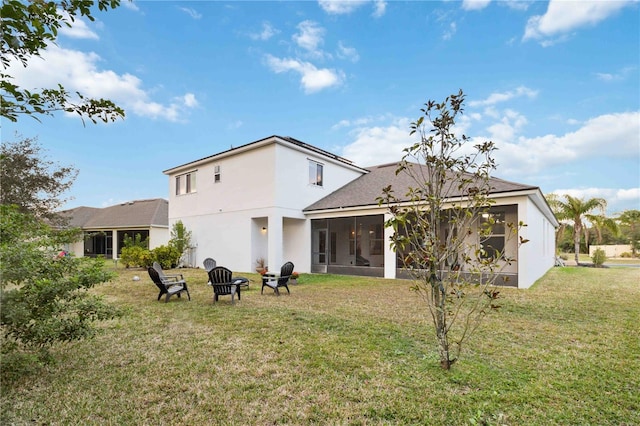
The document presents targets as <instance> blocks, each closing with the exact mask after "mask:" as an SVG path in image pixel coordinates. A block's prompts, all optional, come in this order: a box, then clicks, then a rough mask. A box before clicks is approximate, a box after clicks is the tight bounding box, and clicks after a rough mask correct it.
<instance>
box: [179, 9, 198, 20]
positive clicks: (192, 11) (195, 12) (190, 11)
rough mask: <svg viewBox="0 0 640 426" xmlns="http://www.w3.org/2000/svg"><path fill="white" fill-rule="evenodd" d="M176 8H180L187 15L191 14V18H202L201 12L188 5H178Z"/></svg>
mask: <svg viewBox="0 0 640 426" xmlns="http://www.w3.org/2000/svg"><path fill="white" fill-rule="evenodd" d="M178 9H180V10H181V11H183V12H184V13H186V14H187V15H189V16H191V17H192V18H193V19H200V18H202V14H201V13H199V12H198V11H197V10H195V9H192V8H190V7H179V8H178Z"/></svg>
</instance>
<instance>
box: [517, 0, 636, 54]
mask: <svg viewBox="0 0 640 426" xmlns="http://www.w3.org/2000/svg"><path fill="white" fill-rule="evenodd" d="M630 4H637V1H634V0H630V1H622V0H615V1H613V0H612V1H562V0H551V1H550V2H549V5H548V7H547V12H546V13H545V14H544V15H536V16H532V17H531V18H529V21H528V22H527V26H526V28H525V32H524V36H523V40H529V39H542V40H544V43H546V45H550V44H553V41H552V40H549V38H551V37H557V36H563V35H566V33H568V32H571V31H573V30H576V29H578V28H580V27H583V26H589V25H591V26H593V25H595V24H597V23H598V22H600V21H603V20H605V19H607V18H608V17H610V16H612V15H613V14H614V13H616V12H617V11H618V10H620V9H622V8H624V7H625V6H628V5H630ZM543 45H544V44H543Z"/></svg>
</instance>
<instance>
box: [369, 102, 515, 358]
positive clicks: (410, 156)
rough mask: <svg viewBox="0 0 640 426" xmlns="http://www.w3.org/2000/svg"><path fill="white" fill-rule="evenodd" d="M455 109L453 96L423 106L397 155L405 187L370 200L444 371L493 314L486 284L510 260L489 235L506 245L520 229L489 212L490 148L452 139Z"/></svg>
mask: <svg viewBox="0 0 640 426" xmlns="http://www.w3.org/2000/svg"><path fill="white" fill-rule="evenodd" d="M463 103H464V94H463V92H462V91H460V92H459V93H458V94H454V95H451V96H449V97H447V98H446V99H445V100H444V102H441V103H436V102H434V101H429V102H428V103H427V104H425V108H423V109H422V110H421V111H422V113H423V115H422V116H421V117H420V118H419V119H418V120H417V121H415V122H414V123H412V124H411V134H412V135H413V134H418V135H419V137H420V140H419V141H418V142H416V143H415V144H413V145H412V146H410V147H408V148H405V149H404V156H403V158H402V161H401V162H400V163H399V164H398V168H397V170H396V174H401V173H402V174H405V175H406V176H407V177H408V179H409V180H410V182H411V187H410V188H409V189H408V191H407V192H406V194H405V193H404V189H405V188H400V189H401V190H402V191H403V193H402V194H400V195H396V194H395V191H394V189H393V188H392V187H391V186H388V187H386V188H384V189H383V195H382V196H381V197H379V198H378V201H379V203H380V204H381V205H382V204H385V205H387V206H388V207H389V213H390V216H391V217H390V219H388V220H387V221H386V223H385V225H386V226H390V227H393V230H394V234H393V236H392V238H391V243H392V247H393V248H394V249H395V250H396V252H397V253H398V255H399V256H398V257H399V258H401V262H402V266H403V268H404V269H405V270H406V271H407V272H408V273H409V274H410V275H411V276H412V278H413V280H414V286H413V288H414V289H415V290H416V291H417V292H418V293H419V294H420V295H422V296H423V299H424V300H425V302H426V304H427V306H428V308H429V312H430V314H431V318H432V321H433V325H434V328H435V334H436V337H437V341H438V352H439V357H440V365H441V366H442V368H444V369H450V368H451V365H452V364H453V363H454V362H455V361H456V359H457V358H458V356H459V354H460V351H461V349H462V346H463V344H464V342H466V341H467V340H468V339H469V338H470V337H471V336H472V335H473V332H474V331H475V330H476V329H477V327H478V326H479V324H480V321H481V319H482V318H483V317H484V316H485V315H486V314H487V313H488V312H489V311H490V310H492V309H495V308H497V307H498V305H497V304H496V299H497V297H498V295H499V291H497V290H496V289H495V287H494V284H495V283H496V280H497V279H498V278H499V276H500V272H501V271H503V268H504V267H505V266H507V265H509V264H511V262H513V261H514V259H513V257H512V256H511V254H510V253H508V250H506V249H504V250H502V249H499V248H496V247H491V240H490V237H491V234H492V229H493V228H494V227H496V228H497V227H502V228H503V233H504V234H506V235H507V236H508V237H507V238H508V239H510V238H513V237H515V236H516V234H517V232H518V229H519V227H520V226H522V224H513V223H505V222H504V220H501V219H499V218H497V217H496V216H494V215H492V213H491V211H490V207H491V205H492V204H494V201H493V200H491V198H490V192H491V182H490V174H491V172H492V171H493V170H494V169H495V162H494V160H493V158H492V153H493V152H494V150H495V147H494V144H493V142H481V143H478V144H476V145H475V146H474V147H473V149H467V147H466V144H468V143H469V142H470V141H469V139H468V138H467V137H466V136H464V135H462V137H461V138H458V137H457V136H456V135H455V133H454V128H455V119H456V118H457V116H458V115H459V114H462V113H463ZM462 152H469V153H468V154H461V153H462ZM521 242H526V241H524V240H522V241H521ZM508 246H509V245H508V243H505V246H504V247H505V248H506V247H508Z"/></svg>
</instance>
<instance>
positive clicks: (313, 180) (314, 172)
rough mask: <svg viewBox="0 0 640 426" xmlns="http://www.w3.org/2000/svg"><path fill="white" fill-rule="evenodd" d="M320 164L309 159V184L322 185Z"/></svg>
mask: <svg viewBox="0 0 640 426" xmlns="http://www.w3.org/2000/svg"><path fill="white" fill-rule="evenodd" d="M322 167H323V166H322V164H320V163H318V162H315V161H313V160H309V184H310V185H315V186H322V182H323V177H322Z"/></svg>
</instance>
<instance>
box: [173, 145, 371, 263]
mask: <svg viewBox="0 0 640 426" xmlns="http://www.w3.org/2000/svg"><path fill="white" fill-rule="evenodd" d="M164 173H165V174H166V175H168V176H169V223H170V224H173V223H175V222H176V221H178V220H181V221H182V223H183V224H184V225H185V226H186V227H187V229H188V230H189V231H191V232H192V243H193V245H194V250H193V252H192V256H191V259H192V262H193V263H194V265H200V266H201V264H202V261H203V260H204V259H205V258H207V257H212V258H214V259H215V260H216V261H217V263H218V265H224V266H225V267H227V268H230V269H232V270H235V271H251V270H253V269H254V268H255V263H256V260H257V259H258V258H263V259H265V263H266V265H267V266H269V268H270V270H272V271H276V270H279V269H280V266H281V265H282V264H283V263H284V262H286V261H292V262H293V263H294V264H295V265H296V270H299V271H301V272H303V271H310V270H311V258H310V255H309V247H310V245H311V222H310V221H309V220H308V219H307V218H306V217H305V215H304V213H303V209H304V208H305V207H307V206H308V205H310V204H312V203H314V202H316V201H318V200H320V199H321V198H324V197H325V196H327V195H328V194H330V193H332V192H333V191H335V190H337V189H338V188H340V187H342V186H344V185H346V184H347V183H349V182H351V181H353V180H354V179H356V178H358V177H359V176H361V175H363V174H365V173H367V171H366V170H365V169H362V168H360V167H357V166H355V165H354V164H352V163H351V162H350V161H348V160H346V159H344V158H341V157H339V156H337V155H334V154H331V153H329V152H327V151H324V150H322V149H319V148H316V147H314V146H311V145H309V144H306V143H304V142H301V141H299V140H296V139H293V138H290V137H282V136H270V137H268V138H265V139H261V140H258V141H255V142H252V143H249V144H246V145H243V146H240V147H237V148H232V149H230V150H228V151H224V152H220V153H218V154H215V155H212V156H210V157H206V158H202V159H200V160H196V161H193V162H190V163H187V164H183V165H181V166H177V167H173V168H171V169H168V170H165V171H164Z"/></svg>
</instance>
